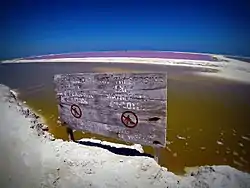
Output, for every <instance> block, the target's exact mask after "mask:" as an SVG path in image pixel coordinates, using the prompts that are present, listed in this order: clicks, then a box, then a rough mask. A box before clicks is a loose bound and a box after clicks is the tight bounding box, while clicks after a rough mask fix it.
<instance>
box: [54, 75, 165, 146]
mask: <svg viewBox="0 0 250 188" xmlns="http://www.w3.org/2000/svg"><path fill="white" fill-rule="evenodd" d="M54 84H55V91H56V96H57V101H58V110H59V115H60V118H61V120H62V121H64V122H66V123H67V125H68V126H69V127H70V128H72V129H75V130H81V131H88V132H91V133H96V134H100V135H104V136H108V137H113V138H117V139H120V140H124V141H128V142H133V143H139V144H144V145H150V146H154V144H153V143H155V141H157V143H160V145H161V146H162V147H165V145H166V128H167V127H166V126H167V117H166V112H167V75H166V74H164V73H118V74H117V73H102V74H99V73H77V74H58V75H55V76H54Z"/></svg>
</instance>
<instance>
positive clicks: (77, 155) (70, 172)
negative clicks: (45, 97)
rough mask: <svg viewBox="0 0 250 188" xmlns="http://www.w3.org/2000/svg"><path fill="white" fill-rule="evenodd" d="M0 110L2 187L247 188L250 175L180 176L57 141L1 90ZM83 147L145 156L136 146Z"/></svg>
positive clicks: (147, 161) (210, 172)
mask: <svg viewBox="0 0 250 188" xmlns="http://www.w3.org/2000/svg"><path fill="white" fill-rule="evenodd" d="M0 110H1V113H0V118H1V122H0V149H1V154H0V157H1V159H2V160H1V163H0V168H1V169H7V170H6V171H4V172H1V176H0V185H2V184H3V185H4V186H3V187H15V186H16V187H46V186H48V187H124V188H125V187H126V188H127V187H131V188H132V187H145V188H147V187H167V186H169V187H197V188H198V187H204V186H211V187H232V188H237V187H249V186H250V174H248V173H245V172H241V171H239V170H237V169H235V168H232V167H230V166H225V165H223V166H201V167H198V168H197V169H192V170H190V171H189V172H187V173H186V174H185V175H183V176H178V175H175V174H173V173H172V172H169V171H168V170H167V169H166V168H164V167H161V166H159V165H158V164H157V163H156V162H155V161H154V159H152V158H150V157H146V156H140V155H139V154H138V156H126V155H117V154H114V153H112V152H110V151H108V150H106V149H103V148H100V147H94V146H90V145H86V144H83V145H81V144H77V143H74V142H68V141H63V140H61V139H55V138H54V137H53V135H51V134H50V133H48V132H47V128H48V127H46V125H45V124H44V123H43V120H42V117H41V116H39V115H37V114H36V113H34V112H33V111H32V110H31V109H30V108H29V107H28V106H27V105H25V104H23V103H22V102H21V101H19V100H18V98H17V96H15V93H12V92H11V90H10V89H9V88H8V87H7V86H4V85H1V84H0ZM13 117H15V118H13ZM81 141H82V142H90V143H98V144H101V145H104V146H110V147H114V148H118V149H119V148H120V149H122V148H124V147H126V148H128V149H131V150H136V151H138V153H143V150H142V148H141V147H140V146H139V145H133V146H126V145H122V144H115V143H109V142H105V141H103V142H102V141H100V140H93V139H82V140H81ZM121 169H122V171H121ZM20 174H22V175H23V176H20Z"/></svg>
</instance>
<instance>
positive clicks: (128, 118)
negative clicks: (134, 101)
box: [121, 111, 138, 128]
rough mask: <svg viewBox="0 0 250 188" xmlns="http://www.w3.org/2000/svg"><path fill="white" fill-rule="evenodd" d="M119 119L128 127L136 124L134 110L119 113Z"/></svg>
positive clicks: (136, 118) (136, 119)
mask: <svg viewBox="0 0 250 188" xmlns="http://www.w3.org/2000/svg"><path fill="white" fill-rule="evenodd" d="M121 121H122V123H123V125H125V126H126V127H128V128H134V127H136V126H137V124H138V117H137V116H136V114H135V113H134V112H131V111H125V112H123V113H122V115H121Z"/></svg>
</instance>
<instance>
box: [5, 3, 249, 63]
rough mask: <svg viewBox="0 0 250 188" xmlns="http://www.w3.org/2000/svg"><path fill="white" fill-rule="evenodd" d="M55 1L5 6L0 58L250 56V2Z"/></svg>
mask: <svg viewBox="0 0 250 188" xmlns="http://www.w3.org/2000/svg"><path fill="white" fill-rule="evenodd" d="M51 1H52V0H51ZM51 1H47V0H41V1H36V0H32V1H28V0H26V1H18V0H15V1H13V0H9V1H7V2H4V3H2V4H1V13H0V16H1V17H0V18H1V20H0V21H1V23H0V24H1V27H0V28H1V29H0V41H1V45H0V59H6V58H14V57H24V56H31V55H41V54H48V53H64V52H79V51H103V50H170V51H192V52H212V53H223V54H232V55H244V56H250V12H249V3H247V1H246V2H243V1H242V2H241V1H234V0H232V1H227V2H222V1H221V2H219V1H217V2H215V1H209V2H208V1H207V2H206V1H204V2H203V1H184V2H181V1H178V2H177V1H174V0H173V1H157V0H154V1H135V0H134V1H122V0H121V1H119V0H117V1H94V0H93V1H84V0H81V1H73V0H71V1H63V0H61V1H53V2H51ZM224 4H225V5H224Z"/></svg>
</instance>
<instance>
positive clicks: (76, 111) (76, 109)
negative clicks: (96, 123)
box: [70, 104, 82, 118]
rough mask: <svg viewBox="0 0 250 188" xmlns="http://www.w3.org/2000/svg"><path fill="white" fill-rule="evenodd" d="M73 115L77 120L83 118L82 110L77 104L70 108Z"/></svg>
mask: <svg viewBox="0 0 250 188" xmlns="http://www.w3.org/2000/svg"><path fill="white" fill-rule="evenodd" d="M70 111H71V114H72V115H73V116H74V117H75V118H80V117H82V110H81V108H80V107H79V106H77V105H76V104H72V105H71V108H70Z"/></svg>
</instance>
